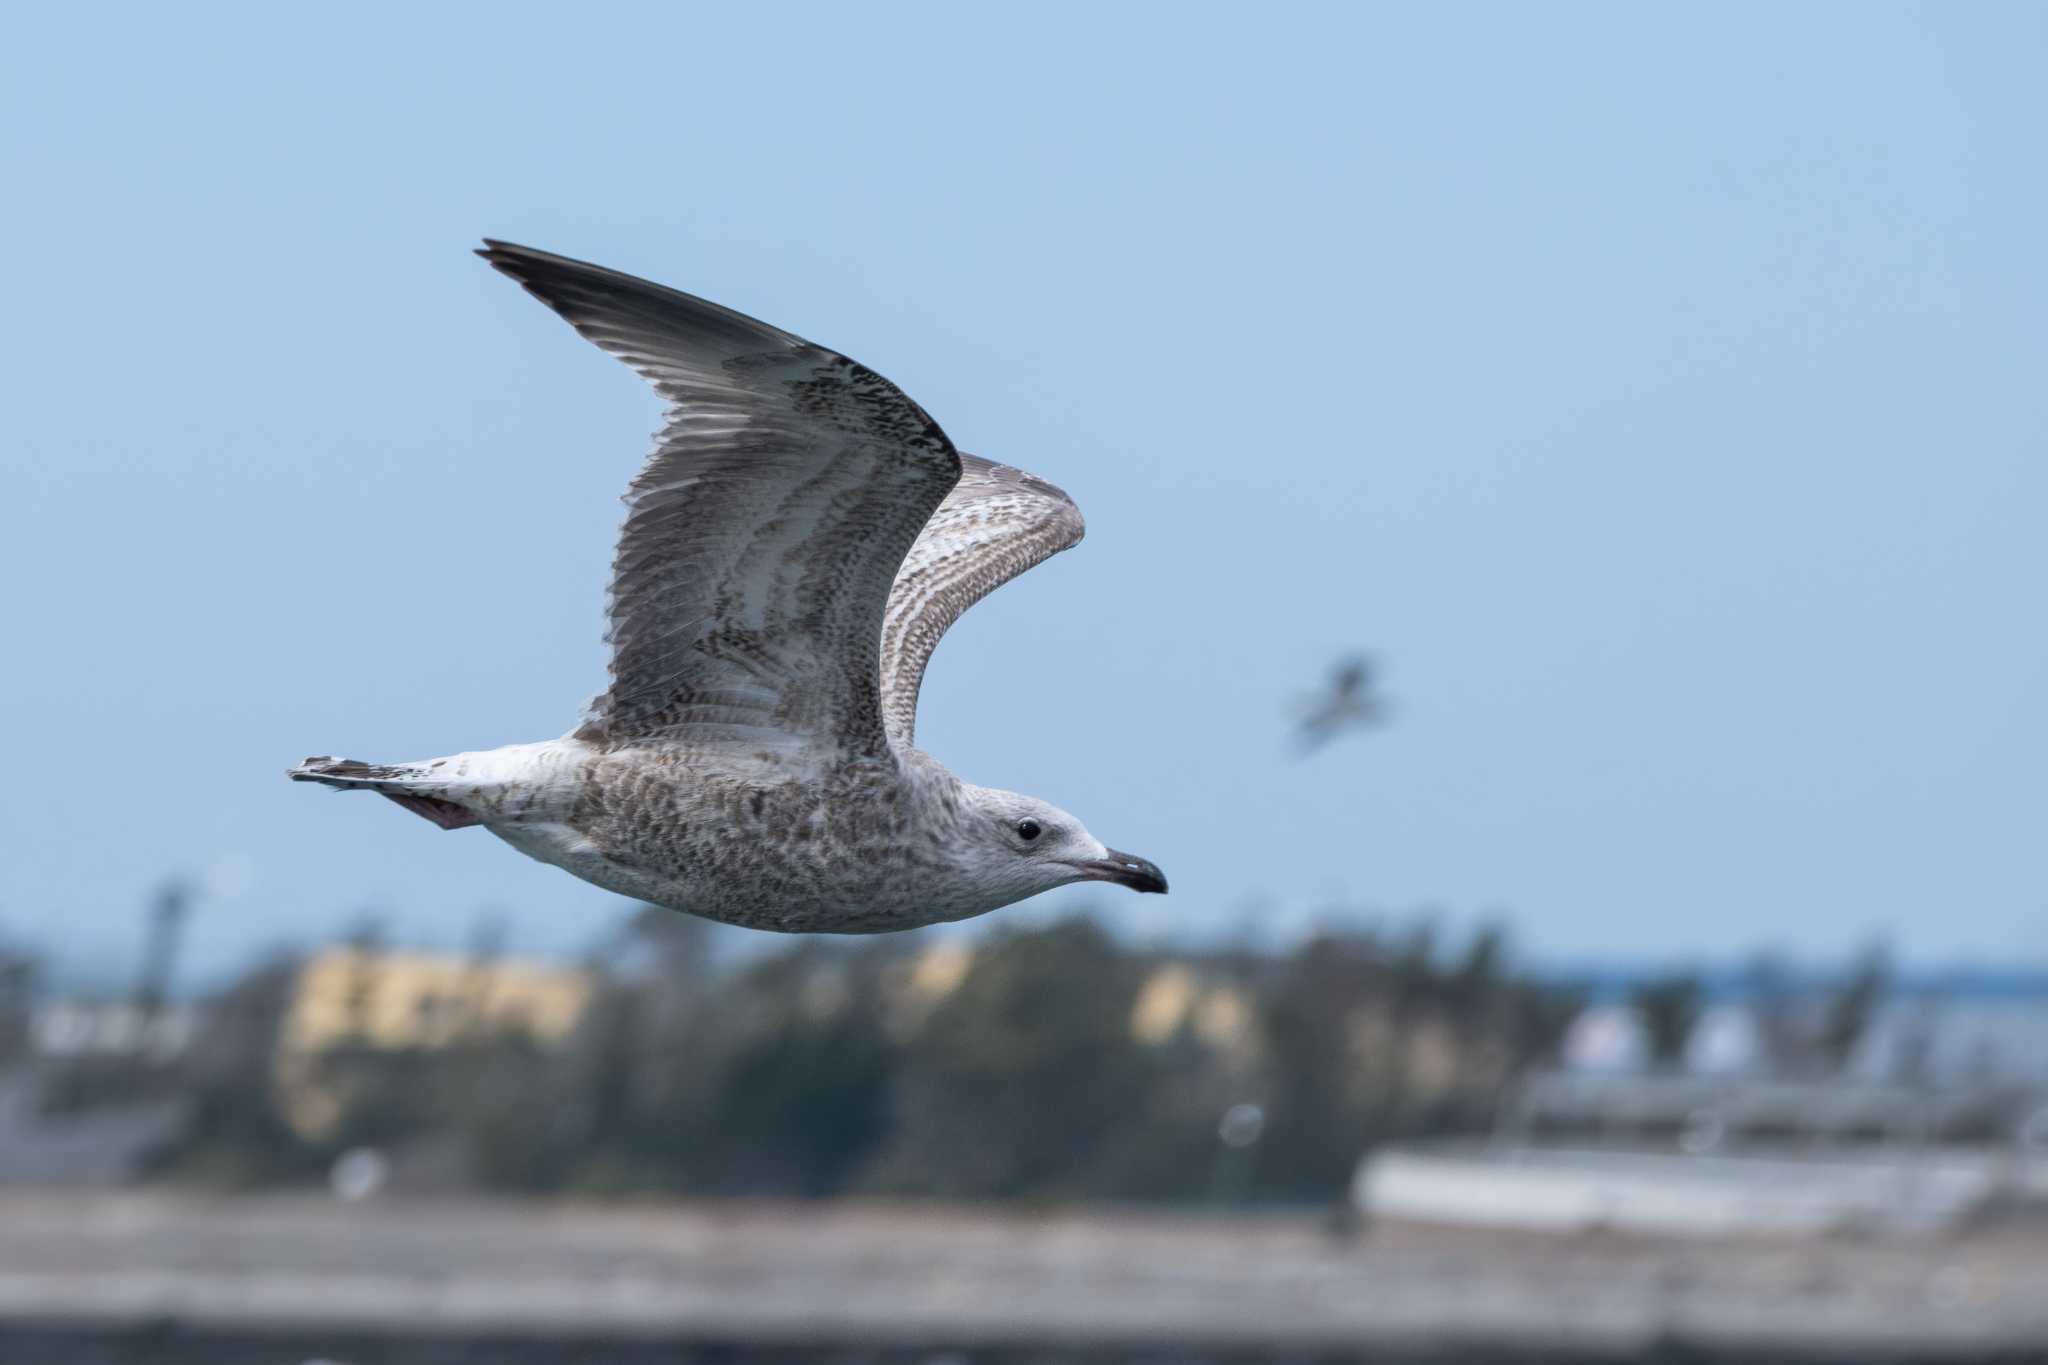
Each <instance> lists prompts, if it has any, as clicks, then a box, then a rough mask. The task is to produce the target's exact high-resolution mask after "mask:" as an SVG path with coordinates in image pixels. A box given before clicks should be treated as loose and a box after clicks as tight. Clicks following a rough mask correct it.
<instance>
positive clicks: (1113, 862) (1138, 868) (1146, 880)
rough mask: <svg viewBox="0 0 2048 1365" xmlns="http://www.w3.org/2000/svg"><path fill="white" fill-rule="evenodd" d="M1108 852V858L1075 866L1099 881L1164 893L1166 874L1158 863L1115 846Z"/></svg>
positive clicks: (1136, 889)
mask: <svg viewBox="0 0 2048 1365" xmlns="http://www.w3.org/2000/svg"><path fill="white" fill-rule="evenodd" d="M1108 852H1109V856H1108V857H1107V858H1096V859H1092V860H1090V861H1088V862H1085V863H1075V864H1074V866H1076V867H1078V868H1080V869H1081V871H1082V872H1084V873H1086V874H1087V875H1088V876H1089V877H1090V878H1091V879H1093V880H1095V881H1098V882H1115V883H1116V884H1117V885H1118V886H1128V887H1129V888H1131V890H1133V891H1157V892H1160V893H1162V894H1163V893H1164V892H1165V890H1166V874H1165V873H1164V872H1161V871H1160V870H1159V865H1158V864H1157V863H1152V862H1147V861H1146V860H1145V859H1143V858H1139V857H1136V856H1134V855H1132V854H1129V853H1119V852H1117V851H1116V850H1115V849H1113V848H1112V849H1110V850H1108Z"/></svg>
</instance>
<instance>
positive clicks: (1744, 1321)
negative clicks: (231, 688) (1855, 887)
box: [0, 1190, 2048, 1362]
mask: <svg viewBox="0 0 2048 1365" xmlns="http://www.w3.org/2000/svg"><path fill="white" fill-rule="evenodd" d="M2044 1283H2048V1236H2044V1235H2043V1228H2042V1226H2041V1224H2040V1222H2039V1220H2038V1219H2022V1220H2016V1221H2007V1222H1985V1223H1980V1224H1978V1225H1975V1226H1972V1227H1969V1228H1967V1229H1964V1230H1962V1231H1959V1232H1955V1233H1951V1234H1944V1235H1942V1236H1940V1237H1882V1238H1880V1237H1868V1236H1866V1237H1859V1238H1852V1237H1797V1238H1765V1237H1746V1238H1728V1237H1723V1238H1666V1237H1650V1236H1642V1235H1623V1234H1619V1233H1614V1232H1593V1233H1580V1234H1574V1235H1545V1234H1536V1233H1517V1232H1503V1231H1499V1230H1490V1231H1473V1230H1456V1229H1448V1228H1432V1227H1424V1226H1420V1225H1413V1224H1378V1225H1375V1226H1372V1227H1370V1228H1368V1229H1364V1230H1362V1231H1360V1230H1356V1229H1353V1230H1340V1229H1338V1228H1337V1227H1335V1226H1334V1225H1333V1224H1332V1222H1331V1221H1330V1220H1329V1219H1327V1218H1320V1217H1318V1216H1316V1215H1313V1214H1264V1213H1262V1214H1252V1215H1243V1216H1225V1215H1220V1214H1214V1213H1208V1214H1192V1213H1163V1212H1157V1211H1136V1210H1103V1209H1100V1208H1096V1209H1090V1210H1087V1211H1066V1210H1056V1209H1042V1210H1037V1211H1031V1210H1020V1209H1016V1208H1014V1207H1013V1208H1006V1209H1003V1210H1000V1211H997V1210H993V1209H990V1208H987V1207H974V1206H959V1205H947V1204H917V1203H874V1202H867V1201H837V1202H833V1203H829V1204H823V1203H820V1204H803V1203H775V1202H756V1201H733V1202H703V1201H692V1202H679V1201H662V1200H636V1201H633V1202H631V1203H626V1202H620V1203H596V1202H590V1201H566V1200H510V1199H482V1198H469V1197H463V1198H450V1197H433V1198H405V1199H397V1198H391V1199H370V1200H365V1201H362V1202H358V1203H353V1204H349V1203H342V1202H339V1201H336V1200H333V1199H331V1198H321V1197H312V1196H305V1195H234V1196H215V1195H208V1194H204V1193H198V1192H194V1191H190V1190H185V1191H177V1192H170V1191H118V1192H110V1191H92V1192H86V1191H77V1192H71V1191H66V1192H58V1191H16V1192H11V1193H8V1194H6V1195H4V1196H0V1348H4V1349H0V1358H5V1359H10V1360H12V1359H30V1358H51V1359H56V1358H62V1359H65V1360H67V1361H97V1360H107V1361H126V1360H140V1359H162V1360H184V1359H193V1360H199V1359H206V1360H209V1361H221V1362H226V1361H233V1360H240V1359H243V1358H247V1359H251V1360H254V1359H259V1358H260V1359H268V1360H282V1359H286V1358H287V1356H286V1355H285V1354H281V1353H280V1352H281V1351H282V1350H283V1348H284V1344H285V1343H288V1342H313V1343H316V1344H317V1343H318V1342H320V1341H327V1342H330V1343H332V1342H339V1341H356V1342H369V1343H372V1345H373V1346H374V1352H373V1353H369V1354H364V1355H362V1356H361V1359H363V1360H393V1361H412V1360H421V1361H426V1360H443V1359H447V1360H467V1359H476V1360H483V1359H493V1360H499V1359H504V1360H518V1359H532V1360H535V1361H541V1360H556V1359H560V1360H570V1359H578V1360H588V1359H593V1358H617V1359H624V1360H639V1359H656V1358H665V1359H693V1358H695V1357H694V1356H692V1355H690V1354H689V1352H690V1351H693V1350H699V1349H703V1350H712V1349H713V1348H717V1350H719V1351H731V1352H738V1354H737V1355H735V1354H719V1355H716V1356H715V1357H713V1356H707V1357H705V1358H707V1359H708V1358H722V1359H735V1358H747V1359H753V1358H757V1357H756V1356H754V1355H753V1354H751V1353H752V1352H756V1351H759V1352H766V1353H768V1354H763V1355H760V1356H759V1357H758V1358H761V1359H789V1360H811V1359H820V1360H822V1359H826V1358H831V1359H846V1358H849V1357H847V1356H845V1355H844V1354H843V1352H846V1351H851V1350H858V1351H860V1352H864V1353H865V1354H861V1355H858V1356H856V1357H853V1358H860V1359H876V1360H894V1359H898V1358H901V1359H905V1360H909V1359H918V1360H932V1359H937V1358H939V1357H940V1356H942V1355H946V1353H949V1352H950V1353H953V1354H952V1355H951V1356H950V1357H948V1358H953V1359H958V1360H962V1361H966V1360H972V1359H981V1358H986V1359H1004V1360H1030V1359H1037V1358H1039V1357H1038V1356H1034V1355H1033V1354H1031V1353H1032V1352H1046V1351H1053V1352H1057V1354H1058V1358H1061V1359H1074V1358H1077V1357H1078V1358H1092V1356H1093V1354H1094V1353H1098V1352H1113V1353H1114V1354H1115V1358H1118V1359H1152V1358H1157V1359H1169V1358H1170V1359H1176V1360H1194V1359H1206V1358H1210V1357H1212V1356H1213V1357H1214V1358H1216V1359H1242V1360H1278V1359H1292V1358H1297V1357H1301V1358H1306V1355H1307V1354H1313V1355H1315V1356H1316V1358H1320V1359H1327V1358H1329V1356H1330V1355H1331V1354H1332V1353H1335V1354H1339V1355H1348V1356H1349V1357H1350V1358H1355V1359H1379V1358H1382V1355H1381V1354H1380V1353H1389V1354H1386V1355H1385V1356H1384V1358H1388V1359H1392V1358H1396V1357H1397V1355H1398V1353H1400V1352H1404V1351H1405V1352H1409V1353H1411V1354H1410V1355H1409V1356H1407V1357H1402V1358H1412V1353H1413V1352H1414V1351H1416V1350H1424V1349H1426V1350H1427V1351H1428V1352H1429V1353H1430V1358H1432V1359H1442V1360H1470V1361H1475V1362H1476V1361H1486V1360H1504V1359H1508V1358H1514V1359H1523V1360H1528V1359H1538V1360H1540V1359H1546V1358H1553V1357H1554V1358H1558V1359H1567V1358H1569V1359H1613V1360H1617V1361H1620V1360H1629V1361H1637V1360H1652V1359H1667V1358H1668V1359H1674V1360H1676V1359H1685V1360H1722V1359H1725V1360H1730V1361H1736V1360H1745V1361H1746V1360H1766V1359H1776V1360H1802V1361H1818V1360H1835V1359H1845V1360H1846V1359H1857V1360H1889V1359H1904V1358H1908V1357H1910V1358H1913V1359H1917V1360H1928V1359H1934V1360H1950V1359H1953V1360H1965V1359H1967V1360H1987V1359H2003V1358H2010V1359H2014V1360H2017V1359H2023V1358H2037V1357H2038V1353H2039V1352H2040V1351H2041V1350H2042V1349H2044V1347H2048V1303H2044V1302H2043V1300H2042V1296H2041V1294H2040V1286H2041V1285H2042V1284H2044ZM38 1340H40V1341H41V1342H42V1343H43V1344H44V1345H45V1346H48V1347H50V1349H48V1350H42V1349H34V1350H32V1349H30V1347H31V1346H32V1345H33V1344H34V1343H35V1342H36V1341H38ZM10 1341H11V1342H12V1343H13V1345H11V1346H10V1345H9V1343H10ZM480 1341H490V1342H497V1343H502V1344H503V1345H502V1349H500V1350H497V1351H495V1352H494V1353H492V1354H488V1355H465V1354H449V1353H448V1352H449V1351H450V1350H453V1349H454V1348H453V1347H452V1346H451V1345H450V1343H460V1342H470V1343H476V1342H480ZM577 1341H581V1342H584V1343H586V1344H587V1343H590V1342H612V1343H618V1344H619V1345H618V1350H619V1351H620V1352H625V1354H615V1355H614V1356H612V1357H593V1356H591V1355H589V1354H587V1353H584V1354H577V1353H575V1351H574V1350H571V1348H570V1347H567V1346H562V1347H561V1350H562V1351H563V1352H567V1353H558V1354H555V1355H549V1354H547V1352H548V1351H550V1350H553V1349H555V1348H556V1346H560V1345H561V1344H562V1343H573V1342H577ZM150 1342H153V1343H155V1344H154V1345H153V1346H151V1347H150V1350H151V1351H153V1352H155V1354H151V1355H135V1354H132V1352H131V1354H128V1355H123V1354H121V1352H122V1351H124V1350H130V1349H131V1348H137V1349H139V1346H138V1344H139V1343H140V1344H146V1343H150ZM235 1342H244V1343H268V1344H267V1345H265V1346H263V1349H264V1350H267V1351H269V1352H270V1354H268V1355H261V1356H259V1355H247V1356H244V1355H242V1354H238V1353H237V1352H238V1351H240V1350H241V1348H240V1347H235V1346H233V1345H232V1343H235ZM64 1343H68V1345H66V1344H64ZM179 1343H184V1346H183V1347H181V1346H180V1345H179ZM209 1343H210V1344H209ZM379 1343H381V1344H379ZM408 1343H410V1344H408ZM437 1343H438V1345H437ZM720 1343H723V1344H724V1345H723V1346H720ZM656 1344H665V1345H664V1349H667V1350H669V1352H670V1354H669V1355H667V1356H660V1355H657V1354H652V1353H649V1354H644V1355H643V1354H634V1352H638V1351H642V1350H643V1349H646V1348H650V1347H652V1346H654V1345H656ZM1679 1344H1682V1345H1683V1346H1684V1348H1685V1350H1686V1351H1689V1352H1691V1353H1690V1354H1680V1355H1671V1354H1668V1353H1669V1352H1670V1351H1671V1350H1673V1349H1675V1348H1676V1346H1677V1345H1679ZM59 1345H61V1346H62V1349H61V1350H59V1349H57V1346H59ZM185 1348H189V1350H185ZM742 1348H744V1349H742ZM251 1349H255V1348H254V1346H253V1345H252V1346H251ZM463 1349H464V1350H468V1349H470V1348H468V1347H465V1348H463ZM581 1349H582V1348H575V1350H581ZM437 1351H438V1352H440V1354H435V1352H437ZM832 1351H839V1352H842V1354H840V1355H832V1354H830V1352H832ZM94 1352H98V1354H94ZM777 1353H779V1354H777ZM892 1353H896V1354H892ZM1020 1353H1021V1354H1020ZM316 1354H319V1355H324V1356H327V1357H330V1358H334V1359H338V1360H351V1359H352V1358H351V1357H349V1356H346V1355H343V1354H340V1353H339V1352H338V1351H337V1350H336V1349H332V1348H331V1347H322V1348H321V1349H320V1350H319V1351H318V1352H317V1353H316ZM293 1358H296V1357H293Z"/></svg>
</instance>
